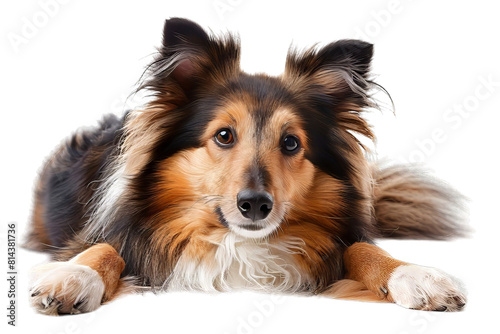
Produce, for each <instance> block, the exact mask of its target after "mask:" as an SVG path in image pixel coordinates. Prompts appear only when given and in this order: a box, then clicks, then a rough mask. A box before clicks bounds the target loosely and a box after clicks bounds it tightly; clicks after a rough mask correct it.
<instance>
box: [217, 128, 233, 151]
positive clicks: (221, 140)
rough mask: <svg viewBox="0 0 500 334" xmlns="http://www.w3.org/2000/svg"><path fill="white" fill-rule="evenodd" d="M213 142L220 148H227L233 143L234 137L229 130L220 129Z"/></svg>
mask: <svg viewBox="0 0 500 334" xmlns="http://www.w3.org/2000/svg"><path fill="white" fill-rule="evenodd" d="M215 142H216V143H217V144H218V145H219V146H221V147H228V146H231V145H232V144H233V143H234V136H233V134H232V132H231V130H229V129H221V130H219V131H217V133H216V134H215Z"/></svg>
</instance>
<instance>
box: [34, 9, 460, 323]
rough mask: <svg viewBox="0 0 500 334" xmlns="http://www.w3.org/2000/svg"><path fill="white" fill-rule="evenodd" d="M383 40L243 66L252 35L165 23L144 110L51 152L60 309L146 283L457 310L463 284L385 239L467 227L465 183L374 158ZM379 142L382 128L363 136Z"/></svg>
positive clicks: (442, 235)
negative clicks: (370, 149) (373, 112)
mask: <svg viewBox="0 0 500 334" xmlns="http://www.w3.org/2000/svg"><path fill="white" fill-rule="evenodd" d="M372 54H373V48H372V45H371V44H369V43H366V42H363V41H359V40H340V41H337V42H334V43H331V44H328V45H326V46H324V47H313V48H310V49H308V50H305V51H297V50H295V49H291V50H290V52H289V54H288V56H287V59H286V67H285V70H284V73H283V74H282V75H280V76H278V77H272V76H268V75H264V74H257V75H250V74H247V73H245V72H243V71H241V70H240V67H239V57H240V44H239V40H238V38H237V37H235V36H233V35H230V34H226V35H223V36H214V35H212V34H208V33H207V32H205V31H204V30H203V29H202V28H201V27H200V26H199V25H197V24H196V23H194V22H191V21H189V20H186V19H180V18H172V19H169V20H167V21H166V23H165V27H164V31H163V43H162V45H161V47H160V48H159V53H158V56H157V58H156V59H155V60H154V61H153V62H152V63H151V64H150V65H149V67H148V68H147V70H146V72H145V77H144V78H143V79H142V81H141V82H140V85H139V90H146V91H148V92H151V93H152V98H151V101H150V102H149V103H148V104H147V105H146V106H145V107H144V108H143V110H133V111H129V112H127V113H126V114H125V115H124V116H123V117H122V118H117V117H116V116H106V117H105V118H104V120H102V121H101V122H100V125H99V126H97V127H95V128H92V129H85V130H80V131H78V132H76V133H75V134H74V135H73V136H72V137H71V138H70V139H69V140H68V141H67V142H65V143H64V144H63V145H61V146H60V147H59V148H58V149H57V150H56V151H55V153H54V154H53V155H52V156H51V157H50V158H49V159H48V161H47V162H46V163H45V165H44V167H43V169H42V171H41V174H40V178H39V181H38V184H37V186H36V193H35V201H34V208H33V218H32V224H31V229H30V231H29V234H28V237H27V240H26V245H27V247H29V248H32V249H36V250H43V251H47V252H49V253H50V254H51V255H52V257H53V260H54V261H55V262H50V263H48V264H45V265H42V266H39V267H38V268H36V270H35V277H34V279H33V286H32V290H31V292H30V296H31V297H30V298H31V299H30V301H31V304H32V305H33V307H34V308H35V309H36V310H38V311H39V312H41V313H45V314H68V313H81V312H90V311H93V310H95V309H97V308H98V307H99V306H100V305H101V304H102V303H104V302H106V301H109V300H111V299H113V298H114V297H116V296H117V295H119V294H122V293H124V292H126V291H130V290H134V289H144V288H148V289H152V290H156V291H157V290H166V291H169V290H182V289H190V290H202V291H230V290H235V289H254V290H257V291H264V292H271V293H302V294H310V295H318V294H320V295H325V296H330V297H334V298H346V299H357V300H369V301H386V302H394V303H396V304H399V305H401V306H404V307H407V308H412V309H419V310H439V311H457V310H460V309H462V308H463V306H464V305H465V303H466V296H465V292H464V291H463V288H462V285H461V284H460V283H459V281H457V280H456V279H455V278H453V277H451V276H449V275H447V274H445V273H443V272H441V271H439V270H437V269H433V268H429V267H423V266H419V265H414V264H409V263H405V262H402V261H399V260H396V259H394V258H392V257H391V256H389V254H387V253H386V252H385V251H383V250H382V249H380V248H378V247H377V246H375V244H374V241H373V240H375V239H376V238H384V237H387V238H389V237H390V238H417V239H418V238H424V239H446V238H449V237H455V236H461V235H463V234H464V231H465V229H464V228H463V226H462V225H461V224H458V223H457V222H458V221H459V220H460V217H458V216H457V211H456V210H455V208H456V207H457V205H456V204H457V203H458V204H459V203H460V201H461V197H460V195H458V193H457V192H455V191H454V190H452V189H450V188H449V187H448V186H445V185H443V184H441V183H440V182H438V181H435V180H433V179H429V178H427V177H426V176H425V175H424V174H422V173H420V172H416V171H412V170H409V169H408V168H405V167H389V168H381V167H379V166H377V165H375V164H372V163H370V162H369V161H368V160H367V158H366V157H365V156H366V149H365V146H363V144H362V141H363V140H360V139H361V138H362V137H367V138H369V139H372V140H373V139H374V135H373V133H372V130H371V128H370V126H369V125H368V123H367V121H366V120H365V119H364V118H363V117H364V115H363V113H364V112H365V111H366V110H367V109H370V108H371V107H376V103H375V101H374V99H373V93H372V92H373V89H376V88H380V89H382V88H381V87H380V86H379V85H377V84H376V83H374V82H373V81H372V80H371V79H370V70H369V69H370V62H371V59H372ZM365 143H366V141H365Z"/></svg>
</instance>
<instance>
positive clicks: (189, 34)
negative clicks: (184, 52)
mask: <svg viewBox="0 0 500 334" xmlns="http://www.w3.org/2000/svg"><path fill="white" fill-rule="evenodd" d="M208 41H209V37H208V34H207V33H206V32H205V30H203V28H202V27H200V25H198V24H196V23H195V22H193V21H190V20H186V19H182V18H177V17H175V18H172V19H169V20H166V21H165V25H164V26H163V45H162V50H161V53H162V54H164V55H165V56H167V55H168V53H169V52H170V50H171V49H174V48H176V47H183V46H189V45H191V46H193V47H196V46H203V45H206V44H207V43H208Z"/></svg>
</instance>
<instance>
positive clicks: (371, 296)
mask: <svg viewBox="0 0 500 334" xmlns="http://www.w3.org/2000/svg"><path fill="white" fill-rule="evenodd" d="M321 295H322V296H325V297H329V298H335V299H346V300H356V301H363V302H377V303H387V302H389V301H388V300H387V299H385V298H381V297H380V296H378V295H377V294H376V293H374V292H373V291H371V290H369V289H368V288H367V287H366V285H364V284H363V283H361V282H358V281H354V280H350V279H343V280H340V281H338V282H336V283H335V284H333V285H332V286H331V287H330V288H329V289H328V290H326V291H325V292H323V293H322V294H321Z"/></svg>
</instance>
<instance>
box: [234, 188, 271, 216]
mask: <svg viewBox="0 0 500 334" xmlns="http://www.w3.org/2000/svg"><path fill="white" fill-rule="evenodd" d="M236 201H237V204H238V209H239V210H240V212H241V214H242V215H243V217H245V218H249V219H251V220H252V221H256V220H261V219H265V218H266V217H267V216H268V215H269V213H270V212H271V210H272V209H273V196H271V194H270V193H268V192H266V191H255V190H252V189H245V190H242V191H240V192H239V193H238V196H237V198H236Z"/></svg>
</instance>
